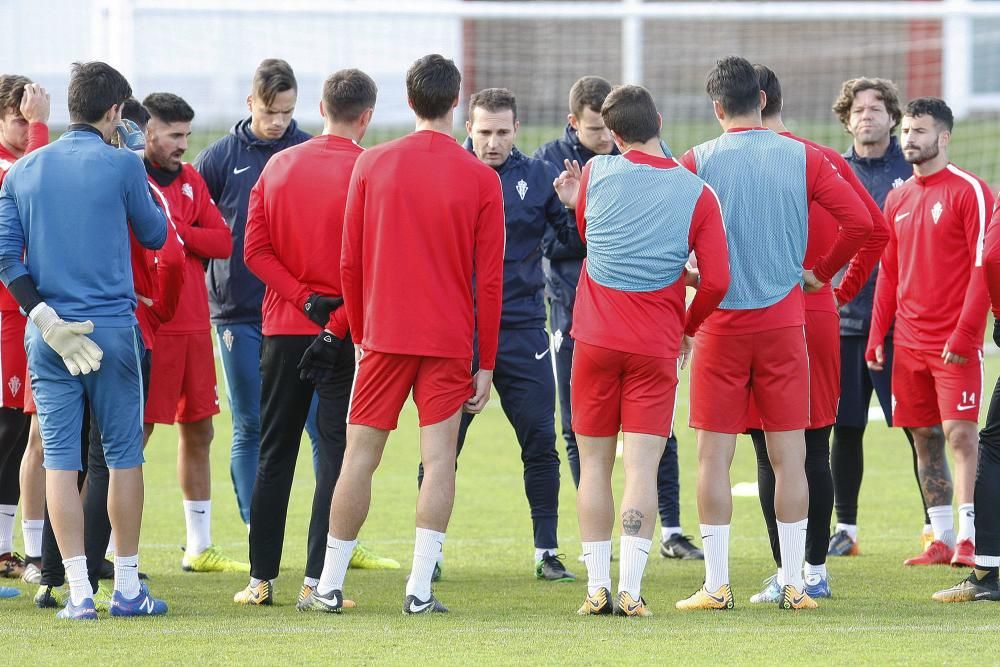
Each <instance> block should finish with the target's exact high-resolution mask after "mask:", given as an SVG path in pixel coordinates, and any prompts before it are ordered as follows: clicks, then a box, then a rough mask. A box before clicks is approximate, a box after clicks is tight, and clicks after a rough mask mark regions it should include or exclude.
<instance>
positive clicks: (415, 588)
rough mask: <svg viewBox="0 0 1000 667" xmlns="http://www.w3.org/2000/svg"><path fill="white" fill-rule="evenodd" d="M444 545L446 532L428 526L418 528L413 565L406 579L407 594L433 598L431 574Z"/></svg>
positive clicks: (420, 598) (419, 598)
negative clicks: (430, 528)
mask: <svg viewBox="0 0 1000 667" xmlns="http://www.w3.org/2000/svg"><path fill="white" fill-rule="evenodd" d="M443 547H444V533H439V532H437V531H436V530H429V529H427V528H417V538H416V541H415V542H414V543H413V567H412V568H410V578H409V579H407V580H406V594H407V595H412V596H414V597H416V598H417V599H418V600H422V601H426V600H429V599H430V598H431V576H432V575H433V574H434V563H436V562H437V560H438V556H440V555H441V551H442V550H443Z"/></svg>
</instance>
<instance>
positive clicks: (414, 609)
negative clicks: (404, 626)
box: [410, 602, 431, 614]
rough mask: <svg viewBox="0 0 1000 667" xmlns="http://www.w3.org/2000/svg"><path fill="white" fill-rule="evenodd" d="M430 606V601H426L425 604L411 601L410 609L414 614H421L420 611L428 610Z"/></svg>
mask: <svg viewBox="0 0 1000 667" xmlns="http://www.w3.org/2000/svg"><path fill="white" fill-rule="evenodd" d="M430 606H431V603H430V602H425V603H423V604H413V603H412V602H411V603H410V611H411V612H413V613H414V614H419V613H420V612H422V611H424V610H426V609H427V608H428V607H430Z"/></svg>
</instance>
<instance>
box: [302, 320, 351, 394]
mask: <svg viewBox="0 0 1000 667" xmlns="http://www.w3.org/2000/svg"><path fill="white" fill-rule="evenodd" d="M343 342H344V341H343V340H341V339H340V338H337V337H336V336H334V335H333V334H332V333H330V332H329V331H326V330H325V329H324V330H323V331H321V332H320V333H319V335H318V336H316V339H315V340H314V341H313V342H312V343H310V344H309V347H307V348H306V351H305V353H304V354H303V355H302V360H301V361H299V366H298V368H299V379H301V380H305V381H306V382H312V383H313V384H315V385H319V384H323V383H324V382H329V381H330V380H331V379H333V373H334V370H335V368H336V365H337V357H338V356H339V355H340V346H341V345H342V344H343Z"/></svg>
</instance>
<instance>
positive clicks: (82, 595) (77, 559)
mask: <svg viewBox="0 0 1000 667" xmlns="http://www.w3.org/2000/svg"><path fill="white" fill-rule="evenodd" d="M63 567H64V568H66V581H67V582H68V583H69V596H70V600H71V601H72V602H73V606H79V605H81V604H83V601H84V600H86V599H87V598H93V597H94V589H92V588H91V587H90V579H89V578H88V577H87V557H86V556H74V557H73V558H66V559H64V560H63Z"/></svg>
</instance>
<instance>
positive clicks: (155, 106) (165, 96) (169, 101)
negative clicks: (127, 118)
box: [142, 93, 194, 123]
mask: <svg viewBox="0 0 1000 667" xmlns="http://www.w3.org/2000/svg"><path fill="white" fill-rule="evenodd" d="M142 106H144V107H146V109H147V110H148V111H149V115H150V116H152V117H153V118H155V119H156V120H158V121H160V122H162V123H190V122H191V121H192V120H194V109H192V108H191V105H190V104H188V103H187V102H185V101H184V99H183V98H182V97H181V96H180V95H174V94H173V93H150V94H149V95H146V99H144V100H143V101H142Z"/></svg>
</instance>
